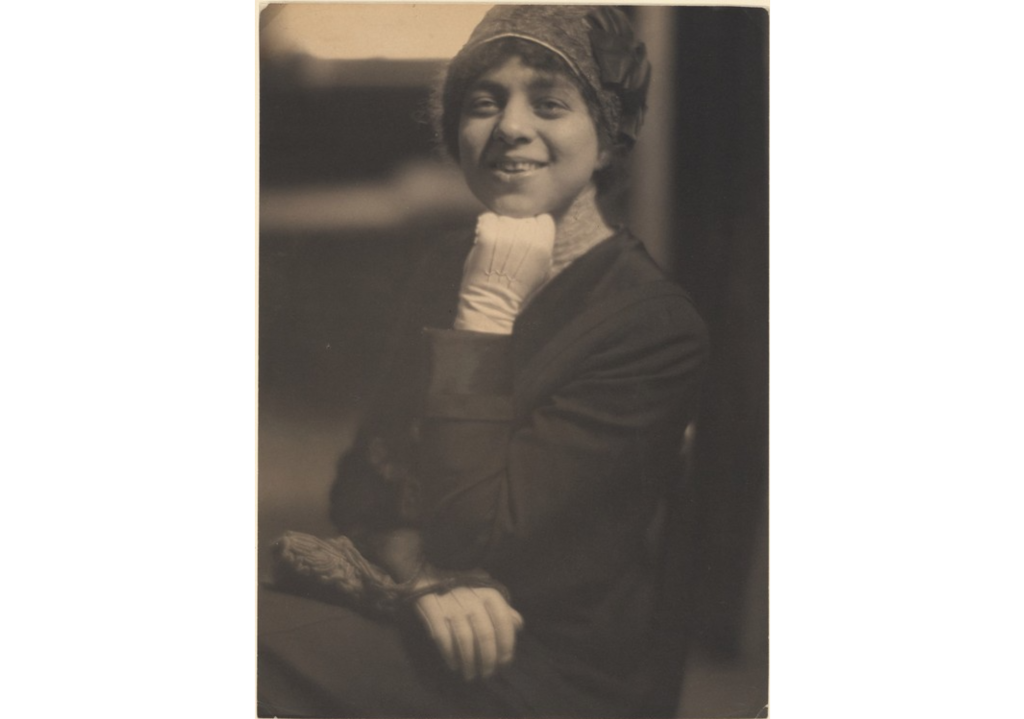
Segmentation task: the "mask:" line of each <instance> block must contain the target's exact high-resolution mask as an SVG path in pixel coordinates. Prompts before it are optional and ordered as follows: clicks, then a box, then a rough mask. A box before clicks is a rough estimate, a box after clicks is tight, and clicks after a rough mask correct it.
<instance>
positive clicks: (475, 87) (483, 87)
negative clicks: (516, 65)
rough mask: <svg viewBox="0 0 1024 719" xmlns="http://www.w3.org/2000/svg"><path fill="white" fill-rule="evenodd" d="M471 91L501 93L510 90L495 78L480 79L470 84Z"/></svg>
mask: <svg viewBox="0 0 1024 719" xmlns="http://www.w3.org/2000/svg"><path fill="white" fill-rule="evenodd" d="M469 92H490V93H495V94H500V93H503V92H508V91H507V90H506V88H505V86H504V85H502V84H501V83H499V82H494V81H493V80H487V79H480V80H477V81H476V82H474V83H473V84H472V85H471V86H470V88H469Z"/></svg>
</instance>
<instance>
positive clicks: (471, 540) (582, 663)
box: [333, 231, 708, 713]
mask: <svg viewBox="0 0 1024 719" xmlns="http://www.w3.org/2000/svg"><path fill="white" fill-rule="evenodd" d="M471 242H472V238H471V237H470V238H459V239H457V240H455V241H454V242H451V243H446V244H444V245H443V246H442V247H440V248H439V249H438V251H437V252H433V253H431V255H430V257H429V258H428V260H427V263H426V265H425V267H424V268H423V271H422V272H421V274H420V279H419V280H418V281H417V282H415V283H414V287H413V289H412V292H411V294H410V297H411V299H410V302H409V304H408V305H407V308H406V311H405V313H404V316H403V319H402V321H401V323H400V329H399V332H398V333H397V335H396V338H395V340H394V342H393V344H392V349H391V362H390V367H389V368H388V369H387V370H386V371H385V372H384V375H385V379H384V381H383V384H382V392H381V399H380V401H379V403H378V404H377V408H376V411H375V412H374V413H373V414H372V415H371V416H369V417H368V419H367V421H366V424H365V427H364V430H363V432H362V434H361V437H360V439H359V440H358V441H357V443H356V445H355V447H354V448H353V450H352V452H351V453H350V454H349V455H348V457H347V458H346V459H345V460H344V461H343V462H342V465H341V473H340V475H339V481H338V482H337V483H336V485H335V488H334V492H333V499H334V504H333V506H334V518H335V521H336V523H337V524H338V525H339V529H341V530H342V531H346V532H350V533H352V532H355V533H358V531H359V530H360V529H365V528H382V527H386V526H392V525H397V524H403V523H407V522H413V523H415V524H417V526H419V527H420V529H421V530H422V533H423V536H424V539H425V548H426V552H427V558H428V560H429V561H431V562H432V563H433V564H435V565H437V566H440V567H447V568H473V567H476V568H482V569H485V570H486V571H487V572H489V573H490V574H491V575H492V576H493V577H494V578H496V579H498V580H499V581H501V582H502V583H504V584H505V585H506V586H507V587H508V589H509V591H510V593H511V596H512V603H513V605H514V606H515V607H516V608H517V609H518V610H519V611H520V612H521V613H522V615H523V617H524V618H525V622H526V630H525V631H526V632H527V633H528V634H530V636H531V638H532V639H533V640H536V642H537V645H538V646H540V647H543V648H544V651H545V652H546V653H547V654H548V657H547V661H546V663H545V670H544V671H547V672H550V671H551V667H552V666H556V667H557V668H558V669H557V671H558V672H559V673H560V674H561V676H562V678H563V679H564V681H565V682H566V683H567V684H570V685H572V686H574V687H575V688H576V689H579V690H580V691H582V692H585V693H589V695H590V696H593V697H597V698H599V699H600V701H601V702H602V706H605V707H606V708H609V707H610V706H611V705H612V704H616V703H618V704H620V705H621V706H623V707H625V706H626V705H627V704H628V702H629V701H631V700H632V699H634V698H636V696H637V695H638V694H639V693H642V692H643V691H646V690H647V689H648V688H649V687H646V686H644V671H643V661H642V659H643V654H644V650H645V647H647V646H648V643H649V641H650V640H651V638H652V633H653V632H655V631H656V628H655V627H652V626H651V620H652V613H653V604H654V600H655V597H654V591H655V567H654V563H653V555H652V551H651V549H652V548H651V546H650V542H649V539H650V534H649V530H650V527H651V525H652V521H653V519H654V517H655V513H656V510H657V508H658V503H659V500H660V498H661V497H663V496H664V495H665V493H666V491H667V488H668V487H669V485H670V483H671V482H673V481H675V480H677V479H678V477H679V466H678V456H679V450H680V447H681V441H682V433H683V430H684V428H685V427H686V425H687V423H688V422H690V421H692V420H693V419H694V417H695V414H696V409H697V402H698V397H699V387H700V381H701V377H702V374H703V369H704V365H705V363H706V359H707V353H708V343H707V333H706V330H705V327H704V323H703V322H702V321H701V319H700V317H699V315H698V314H697V312H696V310H695V309H694V306H693V304H692V302H691V301H690V299H689V297H688V296H687V294H686V293H685V292H684V291H683V290H682V289H680V288H679V287H678V286H676V285H675V284H673V283H671V282H670V281H668V280H667V279H666V278H665V277H664V275H663V274H662V272H661V271H660V270H659V269H658V267H657V266H656V265H655V263H654V262H653V261H652V260H651V259H650V257H649V256H648V254H647V253H646V251H645V250H644V248H643V246H642V244H641V243H639V242H638V241H637V240H636V239H634V238H633V237H631V236H630V235H629V234H628V233H627V232H625V231H621V232H619V233H617V234H616V235H615V236H614V237H612V238H611V239H609V240H607V241H605V242H603V243H601V244H600V245H598V246H596V247H594V248H593V249H591V250H590V251H589V252H588V253H587V254H585V255H584V256H583V257H581V258H579V259H578V260H577V261H575V262H574V263H573V264H572V265H570V266H569V267H568V268H567V269H565V270H564V271H563V272H562V273H561V274H560V275H558V276H557V277H555V278H554V279H553V280H552V281H551V282H550V283H549V284H548V285H547V286H546V287H544V288H543V289H542V290H541V292H540V293H538V295H537V296H536V297H535V298H534V299H533V301H532V302H531V303H530V304H529V305H528V306H527V307H526V309H525V310H524V311H523V312H522V313H521V315H520V316H519V318H518V319H517V321H516V323H515V326H514V330H513V333H512V334H511V335H510V336H502V335H490V334H482V333H473V332H465V331H456V330H451V329H447V328H449V327H451V323H452V319H453V318H454V315H455V308H456V305H457V302H458V287H459V281H460V277H461V271H462V265H463V262H464V259H465V256H466V254H467V253H468V251H469V248H470V246H471ZM382 447H386V448H387V449H386V450H385V451H383V453H382V449H381V448H382ZM382 479H384V482H383V485H382V482H381V480H382ZM381 486H386V487H388V488H390V490H389V491H383V492H382V491H381V490H380V487H381ZM410 488H415V490H416V491H415V496H412V493H411V492H410V491H409V489H410ZM403 498H404V500H405V501H403ZM413 507H414V508H415V509H414V510H413V509H412V508H413ZM516 665H520V659H519V658H518V657H517V660H516V662H515V663H514V665H513V668H515V667H516ZM518 668H519V669H520V670H521V671H524V672H526V673H527V674H529V672H530V667H524V666H519V667H518ZM548 679H550V678H548ZM609 702H610V703H611V704H609ZM624 711H628V710H625V709H624ZM610 713H615V712H610Z"/></svg>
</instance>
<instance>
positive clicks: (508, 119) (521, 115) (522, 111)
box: [494, 102, 534, 145]
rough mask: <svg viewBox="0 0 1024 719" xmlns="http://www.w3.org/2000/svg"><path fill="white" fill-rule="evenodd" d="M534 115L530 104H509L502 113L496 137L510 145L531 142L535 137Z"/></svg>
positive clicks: (495, 133)
mask: <svg viewBox="0 0 1024 719" xmlns="http://www.w3.org/2000/svg"><path fill="white" fill-rule="evenodd" d="M532 116H533V113H532V112H531V109H530V107H529V105H528V104H526V103H522V102H509V103H508V104H507V105H505V108H504V109H503V110H502V112H501V116H500V117H499V118H498V122H497V124H496V125H495V128H494V135H495V137H497V138H498V139H499V140H501V141H502V142H505V143H507V144H509V145H519V144H522V143H524V142H529V141H530V139H532V137H533V131H534V128H533V122H532Z"/></svg>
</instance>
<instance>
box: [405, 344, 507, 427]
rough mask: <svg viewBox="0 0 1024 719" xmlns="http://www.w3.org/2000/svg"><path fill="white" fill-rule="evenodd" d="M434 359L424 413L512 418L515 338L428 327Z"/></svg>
mask: <svg viewBox="0 0 1024 719" xmlns="http://www.w3.org/2000/svg"><path fill="white" fill-rule="evenodd" d="M424 335H425V337H426V343H427V353H428V357H429V361H430V366H429V379H428V382H427V394H426V398H425V403H424V404H425V406H424V416H426V417H435V418H447V419H475V420H494V421H505V420H509V419H511V418H512V353H511V348H512V338H511V336H510V335H500V334H489V333H485V332H471V331H468V330H440V329H430V328H428V329H426V330H424Z"/></svg>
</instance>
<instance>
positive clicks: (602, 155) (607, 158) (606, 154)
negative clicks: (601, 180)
mask: <svg viewBox="0 0 1024 719" xmlns="http://www.w3.org/2000/svg"><path fill="white" fill-rule="evenodd" d="M611 162H612V151H611V150H609V149H608V148H604V149H603V150H601V151H600V152H598V153H597V169H598V170H604V169H606V168H607V167H608V165H610V164H611Z"/></svg>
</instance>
